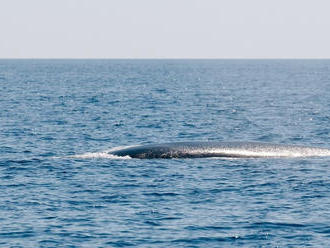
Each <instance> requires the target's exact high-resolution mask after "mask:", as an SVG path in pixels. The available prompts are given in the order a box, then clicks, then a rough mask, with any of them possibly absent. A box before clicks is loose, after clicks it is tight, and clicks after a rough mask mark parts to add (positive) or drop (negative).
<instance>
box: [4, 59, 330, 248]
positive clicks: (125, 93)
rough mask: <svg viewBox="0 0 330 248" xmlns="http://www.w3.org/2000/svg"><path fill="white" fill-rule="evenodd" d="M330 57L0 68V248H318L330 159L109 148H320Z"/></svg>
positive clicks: (327, 113) (328, 233) (329, 225)
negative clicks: (153, 153) (130, 154)
mask: <svg viewBox="0 0 330 248" xmlns="http://www.w3.org/2000/svg"><path fill="white" fill-rule="evenodd" d="M329 137H330V60H297V59H292V60H275V59H271V60H258V59H257V60H240V59H233V60H231V59H223V60H220V59H219V60H217V59H215V60H198V59H193V60H184V59H172V60H171V59H169V60H166V59H156V60H152V59H145V60H136V59H113V60H111V59H109V60H107V59H104V60H102V59H100V60H97V59H95V60H94V59H81V60H79V59H77V60H75V59H53V60H51V59H50V60H47V59H21V60H19V59H18V60H15V59H2V60H0V247H15V248H19V247H71V248H73V247H141V248H142V247H209V248H211V247H330V171H329V170H330V158H329V157H319V158H316V157H315V158H258V159H251V158H250V159H247V158H240V159H224V158H194V159H189V158H188V159H130V158H127V157H125V158H118V157H114V156H111V155H109V151H111V150H113V149H118V148H119V147H127V146H132V145H139V144H154V143H164V142H181V141H258V142H271V143H279V144H295V145H307V146H317V147H326V148H330V144H329Z"/></svg>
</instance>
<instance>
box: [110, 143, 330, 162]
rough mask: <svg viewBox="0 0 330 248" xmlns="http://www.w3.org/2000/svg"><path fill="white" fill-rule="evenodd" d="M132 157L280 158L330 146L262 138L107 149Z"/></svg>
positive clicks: (315, 152)
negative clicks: (258, 140) (286, 143)
mask: <svg viewBox="0 0 330 248" xmlns="http://www.w3.org/2000/svg"><path fill="white" fill-rule="evenodd" d="M110 154H112V155H116V156H120V157H123V156H129V157H131V158H140V159H152V158H205V157H227V158H281V157H287V158H289V157H319V156H330V149H327V148H317V147H308V146H296V145H281V144H272V143H261V142H177V143H163V144H153V145H141V146H135V147H130V148H125V149H121V150H116V151H112V152H110Z"/></svg>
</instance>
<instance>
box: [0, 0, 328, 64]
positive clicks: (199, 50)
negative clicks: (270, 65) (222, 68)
mask: <svg viewBox="0 0 330 248" xmlns="http://www.w3.org/2000/svg"><path fill="white" fill-rule="evenodd" d="M329 13H330V1H329V0H0V58H330V31H329V30H330V28H329V27H330V14H329Z"/></svg>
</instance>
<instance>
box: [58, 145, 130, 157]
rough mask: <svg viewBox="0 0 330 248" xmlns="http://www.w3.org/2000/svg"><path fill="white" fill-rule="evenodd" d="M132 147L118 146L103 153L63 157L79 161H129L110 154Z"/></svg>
mask: <svg viewBox="0 0 330 248" xmlns="http://www.w3.org/2000/svg"><path fill="white" fill-rule="evenodd" d="M129 147H132V146H118V147H114V148H111V149H108V150H105V151H101V152H86V153H83V154H76V155H70V156H65V158H79V159H90V158H106V159H131V157H130V156H116V155H113V154H110V153H111V152H114V151H117V150H121V149H125V148H129Z"/></svg>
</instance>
